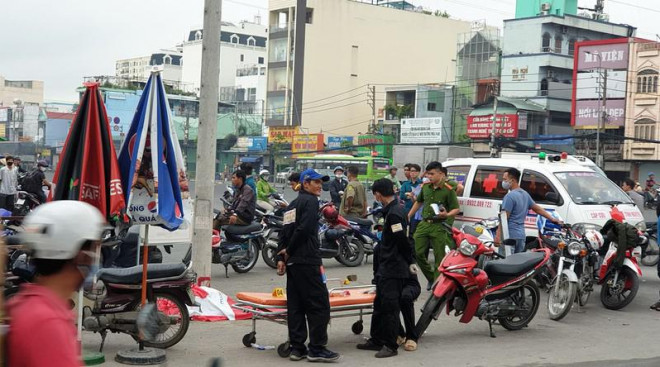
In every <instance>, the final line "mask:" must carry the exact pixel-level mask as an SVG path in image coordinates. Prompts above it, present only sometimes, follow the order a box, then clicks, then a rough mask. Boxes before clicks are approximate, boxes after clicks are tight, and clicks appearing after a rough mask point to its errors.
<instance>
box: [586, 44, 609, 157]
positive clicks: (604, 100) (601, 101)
mask: <svg viewBox="0 0 660 367" xmlns="http://www.w3.org/2000/svg"><path fill="white" fill-rule="evenodd" d="M584 53H585V54H587V55H592V56H596V57H597V58H598V74H599V76H600V73H601V72H602V73H603V91H602V92H601V93H598V106H599V108H600V110H599V111H598V127H597V128H596V166H598V167H600V168H603V157H602V155H601V151H600V127H601V125H602V123H603V114H604V113H605V111H606V109H605V106H606V103H607V70H603V65H602V63H603V58H602V56H601V55H600V54H599V53H592V52H589V51H585V52H584ZM601 96H602V97H601Z"/></svg>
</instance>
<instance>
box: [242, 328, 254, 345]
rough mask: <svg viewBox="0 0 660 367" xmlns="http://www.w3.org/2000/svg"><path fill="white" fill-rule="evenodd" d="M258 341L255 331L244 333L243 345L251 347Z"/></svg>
mask: <svg viewBox="0 0 660 367" xmlns="http://www.w3.org/2000/svg"><path fill="white" fill-rule="evenodd" d="M256 342H257V337H256V333H255V332H251V333H247V334H245V335H243V345H245V346H246V347H248V348H249V347H251V346H252V344H254V343H256Z"/></svg>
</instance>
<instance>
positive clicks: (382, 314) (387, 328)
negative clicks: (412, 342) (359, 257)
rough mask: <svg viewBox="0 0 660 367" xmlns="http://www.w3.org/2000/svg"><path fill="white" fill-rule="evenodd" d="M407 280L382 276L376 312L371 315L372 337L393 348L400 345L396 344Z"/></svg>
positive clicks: (378, 286) (377, 287)
mask: <svg viewBox="0 0 660 367" xmlns="http://www.w3.org/2000/svg"><path fill="white" fill-rule="evenodd" d="M405 281H406V280H405V279H399V278H383V277H381V278H379V279H378V284H376V298H375V299H374V312H373V314H372V315H371V339H372V341H373V342H374V343H375V344H378V345H385V346H387V347H388V348H390V349H392V350H397V348H398V347H399V346H398V345H397V344H396V337H397V335H398V334H399V328H400V327H401V325H400V324H401V320H400V319H399V312H400V309H401V306H400V301H401V293H402V291H403V286H404V285H405ZM413 322H414V321H413Z"/></svg>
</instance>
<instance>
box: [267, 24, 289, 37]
mask: <svg viewBox="0 0 660 367" xmlns="http://www.w3.org/2000/svg"><path fill="white" fill-rule="evenodd" d="M289 30H290V28H289V27H287V26H272V27H270V32H269V38H270V39H277V38H287V37H288V36H289Z"/></svg>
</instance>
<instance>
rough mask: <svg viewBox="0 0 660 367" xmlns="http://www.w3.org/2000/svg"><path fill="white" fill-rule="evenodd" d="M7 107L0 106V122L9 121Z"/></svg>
mask: <svg viewBox="0 0 660 367" xmlns="http://www.w3.org/2000/svg"><path fill="white" fill-rule="evenodd" d="M8 111H9V108H0V122H7V121H9V113H7V112H8Z"/></svg>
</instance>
